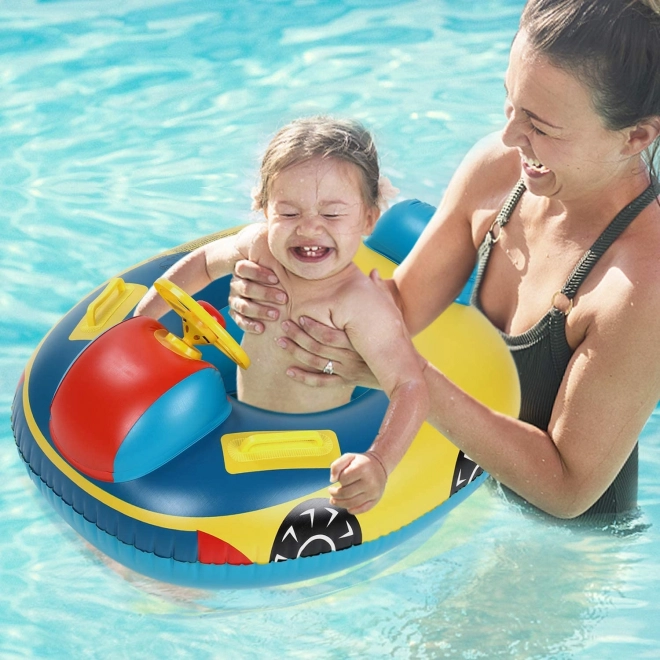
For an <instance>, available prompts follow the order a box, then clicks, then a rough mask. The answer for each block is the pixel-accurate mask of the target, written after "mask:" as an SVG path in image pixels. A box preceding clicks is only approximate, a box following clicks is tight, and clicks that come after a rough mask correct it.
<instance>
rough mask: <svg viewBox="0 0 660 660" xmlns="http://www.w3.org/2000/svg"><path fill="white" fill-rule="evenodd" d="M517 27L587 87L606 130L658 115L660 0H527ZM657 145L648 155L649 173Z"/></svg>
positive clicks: (659, 107)
mask: <svg viewBox="0 0 660 660" xmlns="http://www.w3.org/2000/svg"><path fill="white" fill-rule="evenodd" d="M520 29H521V30H524V31H525V34H526V35H527V38H528V39H529V43H530V45H531V46H532V47H533V48H534V49H535V50H537V51H538V52H540V53H543V54H544V55H545V56H546V57H548V58H549V59H550V61H551V62H552V63H553V64H554V65H555V66H557V67H559V68H561V69H564V70H565V71H568V72H569V73H571V74H573V75H574V76H575V77H576V78H577V79H578V80H580V82H581V83H582V84H584V85H586V86H587V87H588V88H589V89H590V90H591V92H592V99H593V103H594V107H595V110H596V112H597V113H598V114H599V115H600V116H601V118H602V119H603V122H604V124H605V126H606V127H607V128H609V129H611V130H620V129H623V128H627V127H629V126H634V125H635V124H638V123H640V122H642V121H644V120H647V119H650V118H651V117H655V116H660V0H529V1H528V3H527V5H526V6H525V9H524V10H523V13H522V17H521V19H520ZM658 146H659V145H658V140H656V141H655V142H654V143H653V144H652V145H651V147H650V148H649V149H648V150H647V154H646V156H647V159H648V164H649V167H650V168H651V171H652V173H653V171H654V169H655V168H654V161H655V157H656V155H657V153H658Z"/></svg>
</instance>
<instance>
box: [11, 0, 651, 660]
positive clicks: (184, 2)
mask: <svg viewBox="0 0 660 660" xmlns="http://www.w3.org/2000/svg"><path fill="white" fill-rule="evenodd" d="M522 4H523V3H522V0H482V1H481V2H478V3H477V2H475V3H471V2H465V1H464V0H416V1H415V0H413V1H410V2H403V1H402V2H397V1H388V0H298V1H293V0H249V1H248V0H234V1H233V2H228V1H227V0H217V1H216V2H209V1H208V0H116V1H115V2H106V1H105V0H104V1H101V0H71V1H57V0H55V1H50V2H33V1H30V0H21V1H16V0H14V1H11V0H6V1H5V2H2V3H0V81H1V84H2V94H1V95H0V129H1V130H0V239H1V241H0V245H1V247H2V249H1V251H0V277H1V280H0V312H1V314H0V474H1V475H2V478H1V479H0V511H2V514H1V517H0V658H22V657H36V658H110V657H120V658H153V657H168V658H177V657H182V658H232V659H233V658H239V659H240V658H248V659H249V658H271V657H273V658H276V657H283V658H347V657H355V658H385V657H388V658H389V657H391V658H443V657H448V658H470V659H474V658H494V657H511V658H595V659H603V658H658V657H660V632H659V631H658V628H657V622H658V621H659V620H660V598H659V597H658V593H660V563H659V561H658V557H660V532H659V526H660V486H659V485H658V484H660V413H659V412H658V411H656V413H655V414H654V415H653V417H652V418H651V419H650V421H649V422H648V424H647V426H646V428H645V429H644V432H643V435H642V438H641V443H640V462H641V467H640V484H639V487H640V496H639V500H640V512H639V516H637V517H636V518H635V519H634V520H632V521H630V522H629V523H628V524H621V525H619V526H617V527H614V528H606V529H574V528H570V527H563V526H557V525H550V524H548V523H546V522H543V521H540V520H537V519H532V518H530V517H528V516H526V515H525V514H524V513H523V512H521V511H520V510H518V509H517V508H516V507H515V506H513V505H511V504H507V503H506V502H505V501H504V500H503V499H502V498H501V497H500V496H499V494H498V492H497V490H496V489H490V488H486V487H482V488H480V489H478V490H477V492H476V493H475V494H474V495H473V496H472V497H470V498H469V499H468V500H467V501H466V502H465V503H463V504H462V505H460V506H459V507H458V509H457V510H456V511H455V512H453V513H452V514H451V515H450V516H449V518H448V520H447V521H446V523H445V525H443V526H442V527H440V528H439V529H437V530H429V531H428V532H427V533H426V534H425V535H424V537H423V538H421V539H416V540H414V541H413V542H409V543H407V544H406V545H405V546H403V547H401V548H399V549H397V550H396V551H394V552H393V553H391V554H390V555H386V556H385V557H383V558H381V559H379V560H376V561H374V562H372V563H371V564H369V565H367V566H363V567H361V568H360V569H359V570H353V571H350V572H347V573H345V574H340V575H333V576H329V577H328V578H326V579H323V580H317V581H313V582H309V583H303V584H296V585H290V586H286V587H279V588H272V589H254V590H244V591H219V592H205V591H196V590H184V589H176V588H173V587H170V586H168V585H165V584H162V583H158V582H155V581H151V580H148V579H146V578H143V577H140V576H137V575H135V574H132V573H130V572H128V571H126V570H124V569H122V568H121V567H119V566H117V565H114V564H112V563H111V562H109V561H108V560H107V559H105V558H104V557H103V556H101V555H100V554H98V553H97V552H96V551H95V550H93V549H92V548H90V547H89V546H88V545H86V544H85V543H84V542H83V541H82V540H81V539H80V537H78V536H77V535H76V533H75V532H73V530H71V529H70V528H69V527H68V525H67V524H66V523H64V522H63V521H62V520H61V519H60V518H59V517H58V515H57V514H56V513H55V512H54V511H52V510H51V509H50V507H49V505H48V504H47V503H46V501H45V500H43V499H42V498H41V496H40V495H39V494H38V493H37V490H36V489H35V488H34V486H33V485H32V483H31V482H30V480H29V478H28V476H27V474H26V472H25V469H24V467H23V465H22V462H21V461H20V459H19V457H18V454H17V452H16V448H15V445H14V441H13V437H12V433H11V430H10V427H9V415H10V406H11V401H12V397H13V393H14V389H15V386H16V383H17V382H18V380H19V377H20V374H21V371H22V369H23V366H24V365H25V363H26V362H27V360H28V358H29V356H30V355H31V353H32V352H33V351H34V349H35V347H36V346H37V344H38V342H39V341H40V339H41V338H42V337H43V336H44V334H45V333H46V332H47V331H48V329H49V328H50V327H51V326H52V325H53V324H54V323H55V322H56V321H57V320H58V319H59V318H60V317H61V316H62V315H63V314H64V313H65V312H66V311H67V310H68V309H69V308H70V307H71V306H72V305H73V304H74V303H75V302H77V301H78V300H79V299H80V298H82V297H83V296H84V295H86V294H87V293H88V292H89V291H90V290H91V289H93V288H95V287H96V286H98V285H99V284H100V283H102V282H103V281H105V280H106V279H108V278H109V277H111V276H112V275H114V274H115V273H117V272H119V271H121V270H123V269H125V268H126V267H128V266H130V265H132V264H134V263H136V262H139V261H141V260H143V259H145V258H147V257H149V256H151V255H153V254H155V253H157V252H159V251H162V250H164V249H167V248H169V247H172V246H173V245H177V244H179V243H182V242H183V241H186V240H188V239H192V238H194V237H197V236H200V235H202V234H206V233H210V232H212V231H217V230H219V229H223V228H226V227H230V226H233V225H236V224H238V223H241V222H245V221H248V220H250V219H251V218H252V215H251V213H250V211H249V206H250V190H251V188H252V186H253V185H254V183H255V177H256V169H257V164H258V159H259V156H260V153H261V151H262V150H263V148H264V146H265V144H266V142H267V141H268V138H269V136H270V135H272V133H273V132H274V131H275V130H276V129H277V128H278V127H279V126H281V125H282V124H284V123H285V122H287V121H289V120H290V119H293V118H295V117H297V116H300V115H309V114H320V113H329V114H335V115H340V116H349V117H355V118H358V119H360V120H362V121H363V122H364V123H365V124H366V125H367V126H368V127H369V128H371V129H372V130H373V132H374V133H375V136H376V139H377V142H378V144H379V150H380V154H381V160H382V163H383V169H384V171H385V173H386V174H388V175H389V176H390V178H391V179H392V181H393V183H394V184H395V185H396V186H398V187H399V188H400V189H401V195H400V197H401V198H407V197H418V198H420V199H423V200H425V201H429V202H432V203H437V201H438V200H439V198H440V195H441V194H442V191H443V189H444V187H445V186H446V184H447V181H448V180H449V177H450V176H451V174H452V172H453V171H454V169H455V167H456V165H457V164H458V162H459V161H460V159H461V157H462V156H463V155H464V153H465V152H466V151H467V149H468V148H469V147H470V146H471V145H472V144H473V143H474V142H475V141H476V140H477V139H478V138H479V137H481V136H483V135H485V134H487V133H489V132H491V131H493V130H495V129H497V128H499V127H500V126H501V125H502V123H503V115H502V110H501V108H502V103H503V86H502V83H503V76H504V70H505V67H506V60H507V52H508V48H509V44H510V42H511V39H512V36H513V34H514V32H515V29H516V24H517V19H518V17H519V15H520V11H521V8H522Z"/></svg>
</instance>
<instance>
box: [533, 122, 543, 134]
mask: <svg viewBox="0 0 660 660" xmlns="http://www.w3.org/2000/svg"><path fill="white" fill-rule="evenodd" d="M529 124H530V126H531V127H532V130H533V131H534V133H536V134H537V135H547V133H544V132H543V131H542V130H541V129H540V128H539V127H538V126H535V125H534V124H533V123H532V122H530V123H529Z"/></svg>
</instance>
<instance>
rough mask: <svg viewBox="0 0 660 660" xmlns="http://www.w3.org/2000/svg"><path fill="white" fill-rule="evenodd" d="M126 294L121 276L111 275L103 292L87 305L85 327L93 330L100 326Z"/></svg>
mask: <svg viewBox="0 0 660 660" xmlns="http://www.w3.org/2000/svg"><path fill="white" fill-rule="evenodd" d="M129 293H130V292H129ZM126 295H127V289H126V283H125V282H124V280H122V279H121V277H113V278H112V279H111V280H110V282H108V286H106V287H105V289H104V290H103V293H101V295H100V296H98V297H97V298H96V300H93V301H92V302H91V303H90V304H89V307H87V313H86V314H85V324H86V325H87V328H88V329H89V330H94V329H96V328H99V327H101V326H102V325H103V324H104V323H105V322H106V321H107V320H108V319H109V318H110V317H111V316H112V315H113V314H114V312H115V311H116V310H117V309H118V307H119V305H121V303H122V302H123V301H124V299H125V298H126Z"/></svg>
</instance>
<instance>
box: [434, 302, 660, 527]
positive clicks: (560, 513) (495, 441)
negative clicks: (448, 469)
mask: <svg viewBox="0 0 660 660" xmlns="http://www.w3.org/2000/svg"><path fill="white" fill-rule="evenodd" d="M643 307H644V305H641V304H640V305H639V306H638V307H637V308H635V307H631V308H630V310H628V312H627V313H626V311H624V310H622V311H623V314H625V315H626V316H623V315H620V316H619V317H618V318H613V317H612V315H611V314H610V315H602V316H601V318H600V319H599V321H598V323H597V325H595V326H594V327H593V328H592V330H591V331H590V332H589V333H588V335H587V337H586V338H585V340H584V341H583V342H582V344H581V345H580V346H579V347H578V349H577V350H576V351H575V353H574V354H573V357H572V359H571V362H570V364H569V366H568V369H567V371H566V375H565V377H564V380H563V382H562V385H561V387H560V390H559V393H558V395H557V398H556V399H555V404H554V409H553V413H552V418H551V421H550V424H549V426H548V429H547V430H546V431H543V430H541V429H538V428H536V427H534V426H532V425H531V424H527V423H525V422H522V421H520V420H517V419H514V418H511V417H507V416H506V415H502V414H499V413H497V412H495V411H493V410H491V409H489V408H487V407H486V406H484V405H482V404H481V403H479V402H478V401H476V400H474V399H473V398H471V397H470V396H468V395H467V394H466V393H465V392H463V391H462V390H461V389H459V388H458V387H456V385H454V384H453V383H451V382H450V381H449V380H448V379H447V378H446V377H445V376H444V375H443V374H442V373H441V372H440V371H439V370H438V369H436V368H435V367H433V366H432V365H429V366H428V367H427V368H426V370H425V372H424V373H425V376H426V382H427V384H428V387H429V393H430V397H431V414H430V416H429V422H430V423H431V424H433V426H435V428H437V429H438V430H439V431H440V432H441V433H442V434H443V435H445V436H446V437H447V438H448V439H449V440H451V441H452V442H453V443H454V444H455V445H456V446H458V447H459V448H460V449H461V450H463V451H464V452H465V453H466V454H467V455H469V456H470V458H472V459H473V460H474V461H476V462H477V463H478V464H479V465H481V466H482V467H483V468H484V470H486V471H487V472H488V473H490V474H491V475H492V476H493V477H495V478H496V479H497V480H498V481H501V482H502V483H504V484H505V485H506V486H508V487H509V488H511V489H512V490H513V491H515V492H516V493H518V494H519V495H520V496H522V497H524V498H525V499H526V500H528V501H529V502H531V503H532V504H534V505H535V506H537V507H538V508H540V509H542V510H543V511H546V512H547V513H550V514H551V515H554V516H557V517H560V518H572V517H574V516H577V515H580V514H581V513H583V512H584V511H586V510H587V509H588V508H589V507H590V506H591V505H592V504H593V503H594V502H595V501H596V500H597V499H598V498H599V497H600V496H601V495H602V493H603V492H605V490H606V489H607V487H608V486H609V485H610V484H611V483H612V481H613V480H614V478H615V477H616V475H617V474H618V472H619V470H620V469H621V467H622V466H623V464H624V463H625V461H626V459H627V458H628V456H629V455H630V452H631V451H632V449H633V447H634V445H635V442H636V441H637V438H638V436H639V434H640V432H641V430H642V427H643V426H644V423H645V422H646V420H647V419H648V417H649V416H650V414H651V413H652V411H653V409H654V407H655V406H656V404H657V401H658V397H659V396H660V369H659V367H658V365H660V348H658V342H657V330H656V331H655V332H654V329H657V327H658V318H660V316H659V315H660V305H651V308H652V307H656V308H657V314H658V315H656V316H653V315H650V309H649V308H648V306H647V309H646V310H645V311H643V312H641V313H639V314H636V313H635V312H636V311H639V310H640V309H641V308H643ZM607 316H609V317H610V318H609V319H607ZM649 316H650V318H649ZM634 317H637V318H634ZM602 325H604V326H605V327H606V328H607V329H606V330H605V331H603V330H602V329H601V327H602ZM624 347H629V349H630V348H632V350H624Z"/></svg>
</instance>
